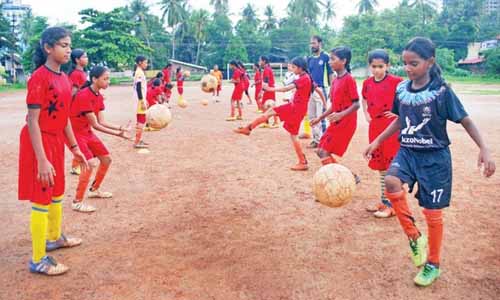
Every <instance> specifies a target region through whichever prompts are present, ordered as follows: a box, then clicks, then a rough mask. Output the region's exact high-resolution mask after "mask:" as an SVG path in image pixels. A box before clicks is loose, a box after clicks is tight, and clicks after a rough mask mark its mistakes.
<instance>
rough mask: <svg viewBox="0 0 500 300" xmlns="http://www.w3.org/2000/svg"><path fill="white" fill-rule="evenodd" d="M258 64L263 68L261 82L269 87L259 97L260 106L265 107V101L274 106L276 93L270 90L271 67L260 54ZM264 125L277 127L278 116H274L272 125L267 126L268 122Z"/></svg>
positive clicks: (272, 85) (272, 84)
mask: <svg viewBox="0 0 500 300" xmlns="http://www.w3.org/2000/svg"><path fill="white" fill-rule="evenodd" d="M259 65H260V67H261V68H263V71H262V82H264V83H265V84H267V86H268V87H270V88H271V89H268V90H264V91H263V92H262V93H261V94H262V95H261V97H260V99H262V107H263V108H264V109H265V105H266V102H267V101H269V100H270V101H271V102H270V103H273V104H272V105H270V106H271V107H274V105H275V104H276V93H275V92H274V91H272V88H273V87H274V73H273V69H272V68H271V66H270V65H269V58H268V57H267V56H261V57H260V58H259ZM264 125H267V127H272V128H278V127H279V121H278V116H277V115H275V116H274V123H273V125H271V126H269V124H268V123H267V122H266V123H265V124H264Z"/></svg>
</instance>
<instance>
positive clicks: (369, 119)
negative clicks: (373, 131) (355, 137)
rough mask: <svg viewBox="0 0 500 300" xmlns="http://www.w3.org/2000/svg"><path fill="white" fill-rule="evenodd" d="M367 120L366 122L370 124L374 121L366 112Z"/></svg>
mask: <svg viewBox="0 0 500 300" xmlns="http://www.w3.org/2000/svg"><path fill="white" fill-rule="evenodd" d="M365 119H366V122H368V123H370V122H371V121H372V117H371V116H370V114H369V113H367V112H365Z"/></svg>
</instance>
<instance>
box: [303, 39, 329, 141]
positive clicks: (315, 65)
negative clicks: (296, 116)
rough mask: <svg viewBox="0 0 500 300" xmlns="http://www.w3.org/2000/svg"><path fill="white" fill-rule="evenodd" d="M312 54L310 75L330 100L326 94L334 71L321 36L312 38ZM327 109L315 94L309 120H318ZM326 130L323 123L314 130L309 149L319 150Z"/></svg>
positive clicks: (309, 65)
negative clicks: (324, 50)
mask: <svg viewBox="0 0 500 300" xmlns="http://www.w3.org/2000/svg"><path fill="white" fill-rule="evenodd" d="M310 46H311V52H312V55H311V56H309V57H308V58H307V65H308V68H309V73H310V74H311V76H312V79H313V81H314V83H315V84H316V85H317V86H319V87H321V89H322V90H323V94H324V95H325V97H326V98H328V93H327V92H326V87H327V86H329V85H330V84H331V82H332V80H333V71H332V69H331V68H330V65H329V64H328V60H329V59H330V58H329V56H328V54H327V53H325V52H322V51H321V47H322V46H323V39H322V38H321V37H320V36H317V35H315V36H313V37H312V38H311V43H310ZM325 109H326V107H324V106H323V103H322V102H321V99H320V98H319V96H317V94H316V93H313V95H312V96H311V99H310V100H309V106H308V109H307V115H308V118H309V120H313V119H315V118H318V117H319V116H320V115H321V114H322V113H323V112H324V110H325ZM325 129H326V123H325V121H323V122H322V123H320V124H317V125H316V126H314V127H313V128H312V134H313V140H312V142H311V144H310V145H309V148H317V147H318V144H319V140H320V138H321V135H322V134H323V132H324V131H325Z"/></svg>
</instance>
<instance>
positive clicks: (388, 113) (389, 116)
mask: <svg viewBox="0 0 500 300" xmlns="http://www.w3.org/2000/svg"><path fill="white" fill-rule="evenodd" d="M383 116H384V118H387V119H393V118H396V117H397V116H398V115H396V114H395V113H393V112H392V111H385V112H384V113H383Z"/></svg>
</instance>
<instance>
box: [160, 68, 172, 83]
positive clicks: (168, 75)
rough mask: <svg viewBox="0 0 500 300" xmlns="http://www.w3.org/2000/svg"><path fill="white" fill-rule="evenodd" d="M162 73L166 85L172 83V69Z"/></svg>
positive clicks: (164, 70) (166, 69)
mask: <svg viewBox="0 0 500 300" xmlns="http://www.w3.org/2000/svg"><path fill="white" fill-rule="evenodd" d="M161 72H162V73H163V81H164V82H165V83H169V82H171V81H172V79H171V78H170V69H168V68H165V69H163V70H162V71H161Z"/></svg>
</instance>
